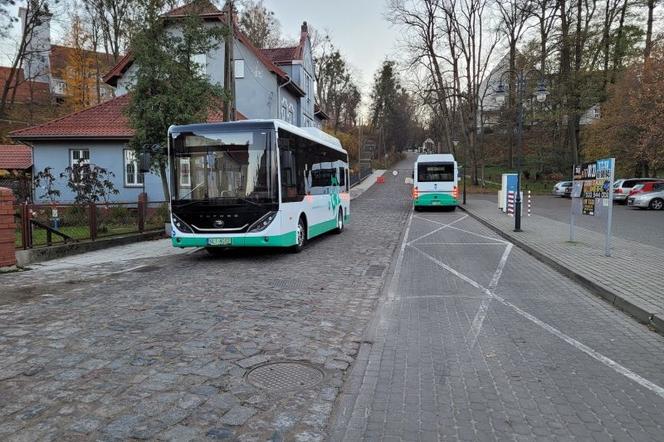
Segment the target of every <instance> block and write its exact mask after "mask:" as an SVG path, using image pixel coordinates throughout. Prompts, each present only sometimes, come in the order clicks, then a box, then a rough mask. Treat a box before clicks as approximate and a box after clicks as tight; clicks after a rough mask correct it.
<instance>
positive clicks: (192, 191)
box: [180, 181, 205, 199]
mask: <svg viewBox="0 0 664 442" xmlns="http://www.w3.org/2000/svg"><path fill="white" fill-rule="evenodd" d="M203 184H205V181H203V182H202V183H201V184H199V185H198V186H196V187H194V188H193V189H191V190H190V191H189V193H187V194H186V195H185V196H183V197H180V199H185V198H186V197H188V196H189V195H191V194H192V193H194V191H195V190H196V189H198V188H199V187H201V186H202V185H203Z"/></svg>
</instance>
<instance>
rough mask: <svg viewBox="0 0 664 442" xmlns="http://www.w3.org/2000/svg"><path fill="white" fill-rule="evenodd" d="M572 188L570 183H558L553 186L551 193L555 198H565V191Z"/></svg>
mask: <svg viewBox="0 0 664 442" xmlns="http://www.w3.org/2000/svg"><path fill="white" fill-rule="evenodd" d="M567 188H570V189H571V188H572V182H571V181H559V182H557V183H556V185H555V186H553V191H552V192H551V193H552V194H553V195H555V196H565V189H567Z"/></svg>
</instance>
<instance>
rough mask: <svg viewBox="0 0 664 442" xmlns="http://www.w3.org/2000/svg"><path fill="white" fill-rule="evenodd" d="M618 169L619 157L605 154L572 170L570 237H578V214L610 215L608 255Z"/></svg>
mask: <svg viewBox="0 0 664 442" xmlns="http://www.w3.org/2000/svg"><path fill="white" fill-rule="evenodd" d="M614 170H615V159H614V158H604V159H601V160H597V161H592V162H589V163H583V164H577V165H575V166H574V169H573V173H572V180H573V181H572V205H571V208H570V241H574V215H585V216H593V217H596V218H603V219H606V221H607V226H606V244H605V254H606V256H610V238H611V217H612V213H613V203H612V200H613V180H614Z"/></svg>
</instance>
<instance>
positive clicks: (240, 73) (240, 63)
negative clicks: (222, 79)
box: [235, 60, 244, 78]
mask: <svg viewBox="0 0 664 442" xmlns="http://www.w3.org/2000/svg"><path fill="white" fill-rule="evenodd" d="M235 78H244V60H235Z"/></svg>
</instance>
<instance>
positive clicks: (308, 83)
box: [304, 74, 311, 103]
mask: <svg viewBox="0 0 664 442" xmlns="http://www.w3.org/2000/svg"><path fill="white" fill-rule="evenodd" d="M304 81H305V85H304V88H305V91H306V93H307V102H308V103H309V102H311V78H310V77H309V75H307V74H305V76H304Z"/></svg>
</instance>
